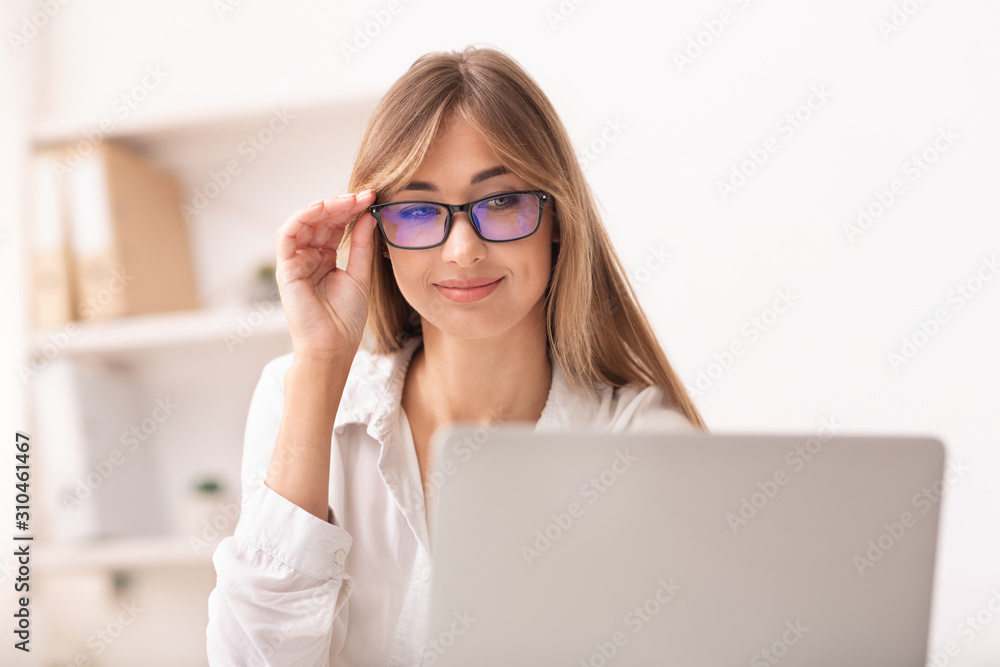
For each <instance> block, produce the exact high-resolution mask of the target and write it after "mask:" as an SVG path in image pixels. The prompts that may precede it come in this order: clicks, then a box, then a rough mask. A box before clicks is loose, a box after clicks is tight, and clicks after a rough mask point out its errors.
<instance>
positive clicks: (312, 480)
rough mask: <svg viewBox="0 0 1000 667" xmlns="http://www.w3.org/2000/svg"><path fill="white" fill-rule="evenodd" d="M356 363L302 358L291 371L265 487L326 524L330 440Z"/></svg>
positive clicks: (286, 376)
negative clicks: (352, 366)
mask: <svg viewBox="0 0 1000 667" xmlns="http://www.w3.org/2000/svg"><path fill="white" fill-rule="evenodd" d="M352 361H353V355H352V356H351V358H346V357H344V358H334V359H318V358H308V357H306V358H301V357H299V356H296V358H294V360H293V361H292V365H291V367H289V369H288V371H286V372H285V407H284V413H283V414H282V417H281V428H280V430H279V431H278V441H277V443H276V445H275V448H274V455H273V456H272V457H271V464H270V466H269V468H268V472H267V478H266V479H265V480H264V483H265V484H267V486H269V487H270V488H272V489H274V491H276V492H277V493H279V494H281V495H282V496H284V497H285V498H287V499H288V500H290V501H292V502H293V503H295V504H296V505H298V506H299V507H301V508H303V509H305V510H306V511H307V512H309V513H310V514H312V515H313V516H316V517H317V518H320V519H322V520H323V521H326V519H327V507H328V506H329V492H330V439H331V438H332V436H333V422H334V418H335V417H336V414H337V409H338V407H339V405H340V398H341V396H343V393H344V385H345V384H346V383H347V375H348V373H349V372H350V370H351V362H352Z"/></svg>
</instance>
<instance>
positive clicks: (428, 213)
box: [396, 204, 438, 220]
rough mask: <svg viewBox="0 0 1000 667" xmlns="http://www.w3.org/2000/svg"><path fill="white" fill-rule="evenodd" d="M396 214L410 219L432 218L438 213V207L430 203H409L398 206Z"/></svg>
mask: <svg viewBox="0 0 1000 667" xmlns="http://www.w3.org/2000/svg"><path fill="white" fill-rule="evenodd" d="M396 214H397V215H399V216H400V217H402V218H407V219H410V220H419V219H423V218H434V217H436V216H437V214H438V207H437V206H434V205H432V204H411V205H409V206H405V207H402V208H400V209H399V210H398V211H397V212H396Z"/></svg>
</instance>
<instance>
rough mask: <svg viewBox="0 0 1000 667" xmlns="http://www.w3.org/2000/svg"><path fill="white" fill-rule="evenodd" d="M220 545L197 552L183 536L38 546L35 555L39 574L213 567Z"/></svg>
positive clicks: (35, 563) (43, 544)
mask: <svg viewBox="0 0 1000 667" xmlns="http://www.w3.org/2000/svg"><path fill="white" fill-rule="evenodd" d="M216 545H217V543H213V544H211V545H210V546H209V547H208V548H205V549H202V550H200V551H199V552H198V553H195V550H194V548H193V547H192V546H191V545H190V544H188V543H187V542H186V541H185V540H183V539H181V538H180V537H172V536H165V537H130V538H114V539H106V540H100V541H95V542H92V543H87V544H81V545H78V546H77V545H73V546H63V545H51V544H45V543H44V542H42V543H38V544H37V546H36V551H35V554H34V555H33V556H32V558H33V564H34V566H35V568H36V572H39V573H45V574H65V573H72V572H87V571H104V572H111V571H116V570H121V571H126V570H140V569H157V568H163V567H190V566H204V565H211V563H212V554H213V553H214V551H215V547H216Z"/></svg>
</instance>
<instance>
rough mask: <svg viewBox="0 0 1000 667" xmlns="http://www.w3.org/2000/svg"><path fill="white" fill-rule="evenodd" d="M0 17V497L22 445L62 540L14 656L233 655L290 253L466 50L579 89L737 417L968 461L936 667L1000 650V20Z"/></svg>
mask: <svg viewBox="0 0 1000 667" xmlns="http://www.w3.org/2000/svg"><path fill="white" fill-rule="evenodd" d="M0 26H2V28H3V31H2V32H3V34H4V42H5V44H4V46H3V48H2V53H3V55H2V57H0V58H2V59H0V99H2V100H3V102H2V111H0V113H2V116H0V176H2V178H0V201H2V202H3V207H2V209H0V266H2V267H3V276H2V284H3V288H2V289H0V295H2V296H0V298H2V299H3V302H2V303H0V308H2V311H0V312H2V319H0V321H2V333H0V335H2V337H3V346H2V354H3V359H2V368H3V370H4V372H3V374H2V382H0V411H2V416H3V420H2V423H3V438H4V439H6V440H7V441H8V442H9V443H10V444H9V445H8V446H6V447H5V450H4V451H5V452H7V454H6V455H5V456H6V457H7V462H6V463H5V464H4V465H5V466H10V467H9V468H5V470H4V472H3V479H6V480H13V479H14V478H13V475H14V470H15V468H14V466H15V465H16V464H17V463H18V462H17V461H15V460H14V459H13V457H14V455H15V453H16V448H15V446H14V445H15V439H16V436H15V432H16V431H22V432H24V433H27V434H29V435H30V436H31V445H30V465H31V478H30V484H31V486H30V496H31V501H30V502H31V512H30V514H31V518H30V526H29V528H28V529H27V532H24V531H19V530H18V529H17V528H16V527H12V528H10V530H9V534H10V536H11V538H12V537H13V536H14V535H17V534H22V533H23V534H29V533H30V534H32V535H34V536H35V541H34V543H33V549H34V551H33V559H32V564H31V568H32V569H31V604H30V611H31V628H32V635H31V649H32V650H31V653H30V654H26V653H23V652H21V651H15V650H14V649H13V648H12V643H13V642H12V641H10V638H11V635H10V634H7V637H8V640H7V641H5V642H4V646H3V648H2V651H3V653H2V655H3V656H4V657H3V658H2V659H0V662H2V663H3V664H25V665H45V666H46V667H48V666H56V665H60V666H62V665H109V666H111V665H115V666H118V665H138V664H142V665H149V666H154V665H181V664H183V665H204V664H207V663H206V660H205V655H204V653H205V651H204V646H205V634H204V633H205V625H206V623H207V619H208V615H207V596H208V593H209V591H210V590H211V589H212V587H213V586H214V582H215V573H214V569H213V567H212V563H211V554H212V551H213V549H214V546H215V545H216V544H217V543H218V541H219V540H220V539H221V538H222V537H223V536H225V535H227V534H231V532H232V530H233V528H234V527H235V524H236V518H237V516H238V507H239V494H240V489H239V466H240V456H241V450H242V439H243V428H244V424H245V420H246V412H247V407H248V403H249V399H250V396H251V393H252V391H253V388H254V386H255V384H256V381H257V378H258V377H259V374H260V371H261V369H262V367H263V365H264V364H265V363H266V362H267V361H268V360H270V359H272V358H274V357H275V356H278V355H280V354H283V353H285V352H288V351H290V350H291V345H290V340H289V337H288V334H287V329H286V328H285V325H284V318H283V313H282V310H281V304H280V302H279V301H278V300H277V294H276V288H275V284H274V277H273V266H274V231H275V229H276V228H277V227H278V226H279V225H280V224H281V223H282V222H283V221H284V220H285V219H286V218H287V217H288V215H289V214H291V213H292V212H293V211H294V210H295V209H297V208H299V207H301V206H304V205H306V204H308V203H309V202H312V201H314V200H315V199H318V198H321V197H329V196H333V195H337V194H341V193H342V192H344V191H345V189H346V182H347V176H348V174H349V171H350V169H351V164H352V160H353V158H354V155H355V152H356V150H357V145H358V141H359V139H360V135H361V130H362V127H363V124H364V121H365V119H366V118H367V116H368V114H369V113H370V112H371V110H372V108H373V106H374V104H375V102H376V101H377V100H378V98H379V96H380V95H381V94H382V93H383V92H384V91H385V90H386V89H387V87H388V86H389V85H390V84H391V83H392V82H393V81H394V80H395V79H396V78H398V77H399V76H400V75H402V74H403V72H404V71H405V70H406V69H407V68H408V67H409V65H410V64H411V63H412V62H413V60H415V59H416V58H417V57H418V56H419V55H421V54H423V53H425V52H427V51H434V50H451V49H457V48H462V47H464V46H466V45H468V44H482V45H491V46H496V47H499V48H501V49H503V50H504V51H506V52H507V53H509V54H510V55H512V56H513V57H514V58H515V59H516V60H518V61H519V62H520V63H521V64H522V65H523V66H524V67H525V68H526V69H527V71H528V72H529V73H530V74H531V75H532V76H534V77H535V78H536V80H537V81H538V82H539V83H540V85H541V87H542V89H543V90H545V91H546V93H547V94H548V95H549V96H550V98H551V99H552V101H553V103H554V105H555V107H556V109H557V111H558V112H559V113H560V115H561V116H562V119H563V121H564V122H565V124H566V126H567V128H568V130H569V133H570V135H571V137H572V140H573V142H574V144H575V145H576V147H577V153H578V157H579V159H580V161H581V163H582V164H583V165H584V168H585V170H586V173H587V175H588V177H589V179H590V182H591V184H592V186H593V188H594V191H595V192H596V194H597V196H598V199H599V203H600V205H601V208H602V211H603V213H604V215H605V222H606V225H607V227H608V229H609V232H610V234H611V237H612V239H613V240H614V242H615V245H616V247H617V249H618V251H619V253H620V255H621V257H622V259H623V262H624V264H625V266H626V267H628V271H629V278H630V280H631V282H632V284H633V286H634V287H635V289H636V291H637V294H638V297H639V299H640V301H641V302H642V305H643V306H644V308H645V309H646V311H647V313H648V315H649V317H650V318H651V321H652V322H653V324H654V327H655V328H656V330H657V332H658V333H659V334H660V335H661V340H662V342H663V344H664V347H665V349H666V350H667V353H668V355H669V357H670V359H671V361H672V363H673V364H674V365H675V367H676V369H677V370H678V372H679V374H680V376H681V377H682V379H683V380H684V381H685V382H686V383H687V385H688V387H689V390H690V392H691V394H692V396H693V398H694V400H695V402H696V404H697V406H698V407H699V409H700V410H701V412H702V414H703V416H704V417H705V419H706V421H707V423H708V425H709V427H710V429H712V430H714V431H717V432H722V431H752V432H795V433H815V432H816V431H817V430H818V429H819V428H820V427H821V426H822V425H823V423H824V420H826V423H830V422H831V421H832V422H833V423H835V424H837V425H838V426H837V428H838V429H839V430H838V432H839V433H843V434H861V433H865V434H870V433H885V434H929V435H933V436H936V437H939V438H941V439H942V440H943V441H944V443H945V444H946V446H947V448H948V457H949V462H950V464H951V465H952V469H953V470H955V471H960V474H959V473H956V474H953V475H952V476H951V478H950V482H949V483H948V484H947V485H946V488H945V491H944V498H943V500H940V502H941V503H942V506H941V510H942V523H941V530H940V546H939V552H938V563H937V578H936V582H935V598H934V614H933V621H932V628H931V642H930V644H931V645H930V651H931V656H930V661H929V664H934V665H944V664H950V665H963V666H968V667H986V666H987V665H998V664H1000V618H997V617H998V616H1000V613H996V611H995V610H996V609H998V604H1000V565H998V564H1000V531H998V530H997V527H998V526H1000V484H998V480H1000V448H998V446H997V442H998V435H1000V411H998V409H997V405H998V403H1000V400H998V399H1000V389H998V383H997V381H996V380H997V372H998V370H1000V351H998V347H997V340H998V333H1000V276H998V273H1000V264H998V258H1000V215H998V214H1000V203H998V200H997V196H996V192H997V186H998V183H1000V167H998V165H997V162H998V149H1000V129H998V126H997V123H996V119H997V118H998V117H1000V6H998V4H997V3H995V2H987V1H985V0H953V1H952V2H948V3H944V2H925V1H922V0H878V1H876V2H870V1H865V2H863V1H861V0H849V1H847V2H840V3H820V2H793V1H792V0H770V1H768V2H757V1H756V0H715V1H713V2H697V3H695V2H690V3H682V4H678V3H664V4H663V5H662V6H660V5H650V4H648V3H641V2H638V1H636V0H625V1H623V2H615V3H608V2H602V1H601V0H560V1H557V0H552V1H550V2H542V3H538V2H530V3H529V2H524V1H512V2H508V3H505V4H503V5H502V6H501V5H498V4H497V5H486V4H483V5H470V4H469V3H468V2H463V3H460V2H458V1H457V0H455V1H442V0H415V1H410V0H389V1H388V2H382V1H375V2H363V3H344V2H318V1H315V0H310V1H306V0H296V1H292V2H286V3H280V4H279V3H264V2H259V1H255V0H246V1H244V0H197V1H192V0H177V1H175V2H171V3H166V2H161V3H130V2H124V0H92V1H91V2H86V3H83V2H69V1H63V0H38V1H36V2H30V1H25V0H7V1H6V2H4V3H3V4H2V5H0ZM8 471H9V472H8ZM15 481H16V480H14V481H10V482H8V484H9V485H8V487H7V489H4V490H0V515H2V516H4V517H13V516H14V511H15V508H14V505H15V497H16V496H15V494H16V489H15V488H14V483H15ZM844 492H845V494H846V493H850V490H849V489H845V490H844ZM935 501H937V499H935ZM10 525H13V522H12V523H11V524H10ZM5 532H6V531H5ZM4 539H7V538H4ZM8 544H11V545H12V544H15V542H14V541H13V540H11V541H10V542H8ZM0 553H4V554H6V555H5V556H0V590H2V594H0V595H2V596H3V600H4V606H3V608H4V609H5V610H14V609H15V600H14V598H15V593H14V585H15V582H16V579H17V577H18V569H17V568H18V564H17V562H16V558H15V557H14V556H13V548H4V549H2V550H0ZM18 595H20V594H18ZM11 613H13V612H12V611H5V615H7V616H6V617H7V618H8V619H10V618H11V616H10V615H9V614H11ZM10 625H11V623H10V621H8V626H10ZM945 647H951V648H950V649H949V651H948V652H947V653H946V652H945Z"/></svg>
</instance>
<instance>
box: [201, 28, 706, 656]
mask: <svg viewBox="0 0 1000 667" xmlns="http://www.w3.org/2000/svg"><path fill="white" fill-rule="evenodd" d="M349 189H350V192H351V194H346V195H341V196H340V197H336V198H330V199H325V200H321V201H317V202H314V203H313V204H312V205H310V206H309V207H307V208H304V209H301V210H299V211H297V212H296V213H295V214H294V215H292V216H291V217H290V218H289V219H288V220H287V221H286V222H285V223H284V224H283V225H282V226H281V227H280V228H279V230H278V234H277V256H278V267H277V280H278V284H279V289H280V292H281V299H282V304H283V306H284V309H285V313H286V315H287V319H288V326H289V330H290V332H291V335H292V341H293V346H294V352H293V353H292V354H288V355H284V356H282V357H279V358H277V359H274V360H272V361H271V362H270V363H269V364H267V366H266V367H265V368H264V371H263V373H262V377H261V379H260V382H259V384H258V386H257V389H256V391H255V393H254V397H253V400H252V403H251V406H250V413H249V416H248V420H247V430H246V442H245V448H244V460H243V487H244V496H243V500H242V513H241V517H240V520H239V524H238V526H237V530H236V533H235V535H234V536H233V537H230V538H227V539H225V540H224V541H223V542H222V543H220V545H219V547H218V549H217V551H216V553H215V555H214V562H215V566H216V570H217V572H218V581H217V586H216V589H215V590H214V591H213V592H212V594H211V596H210V598H209V613H210V621H209V625H208V653H209V658H210V661H211V662H212V664H214V665H230V664H231V665H235V664H269V665H297V666H300V667H301V666H304V665H324V666H325V665H362V664H364V665H406V666H412V665H416V664H419V663H420V662H421V660H422V659H426V660H427V661H428V662H429V661H431V659H432V658H433V657H434V652H433V651H432V650H426V649H427V646H426V645H425V642H426V639H427V637H426V633H427V631H428V627H427V622H428V618H427V616H428V611H429V610H428V608H427V605H428V600H429V597H428V595H429V591H430V581H431V574H432V573H431V570H430V567H431V559H430V553H429V551H430V547H429V544H428V539H427V535H428V529H427V516H428V509H427V505H428V503H427V502H426V501H427V500H430V498H431V497H432V495H433V491H434V490H435V489H436V488H437V486H436V485H435V484H434V483H432V482H431V481H429V471H430V470H431V463H432V462H429V461H428V445H429V441H430V438H431V435H432V434H433V433H434V431H435V429H437V428H438V427H440V426H442V425H443V424H447V423H449V422H454V421H472V422H478V423H482V424H491V425H492V426H490V428H491V429H492V428H496V425H497V424H499V423H506V422H528V423H534V424H536V430H538V431H554V430H561V429H566V428H571V427H580V426H584V425H587V426H590V427H591V428H594V429H599V430H603V431H607V432H622V431H628V430H634V429H640V428H658V429H663V430H692V429H694V428H699V429H703V428H704V424H703V423H702V420H701V418H700V416H699V415H698V412H697V410H696V409H695V407H694V406H693V405H692V403H691V400H690V399H689V397H688V396H687V394H686V392H685V390H684V386H683V385H682V383H681V382H680V381H679V380H678V378H677V377H676V375H675V373H674V372H673V370H672V369H671V367H670V364H669V363H668V361H667V359H666V356H665V355H664V353H663V351H662V349H661V348H660V346H659V344H658V343H657V341H656V338H655V336H654V334H653V331H652V329H651V327H650V325H649V323H648V321H647V319H646V317H645V315H644V314H643V313H642V310H641V309H640V308H639V306H638V305H637V303H636V299H635V296H634V293H633V292H632V290H631V287H630V286H629V285H628V283H627V281H626V280H625V279H624V278H623V276H624V271H623V269H622V266H621V263H620V261H619V259H618V257H617V256H616V254H615V252H614V249H613V247H612V245H611V243H610V241H609V238H608V235H607V233H606V231H605V229H604V227H603V226H602V224H601V222H600V219H599V217H598V215H597V212H596V207H595V204H594V201H593V198H592V195H591V193H590V190H589V188H588V186H587V183H586V181H585V180H584V177H583V174H582V172H581V170H580V167H579V165H578V164H577V161H576V157H575V155H574V152H573V148H572V146H571V144H570V142H569V139H568V136H567V133H566V130H565V128H564V127H563V125H562V123H561V122H560V120H559V119H558V117H557V116H556V113H555V111H554V110H553V108H552V105H551V104H550V102H549V101H548V99H547V98H546V97H545V95H544V94H543V93H542V92H541V90H540V89H539V88H538V86H537V84H536V83H535V82H534V81H533V80H532V79H531V78H530V77H529V76H528V75H527V74H526V73H525V72H524V71H523V70H522V69H521V68H520V66H518V65H517V63H515V62H514V61H513V60H512V59H511V58H510V57H509V56H507V55H505V54H504V53H502V52H500V51H497V50H494V49H475V48H471V47H470V48H467V49H466V50H465V51H463V52H460V53H430V54H427V55H425V56H423V57H421V58H420V59H418V60H417V61H416V62H415V63H414V64H413V65H412V66H411V68H410V69H409V70H408V71H407V72H406V73H405V74H404V75H403V76H402V77H401V78H400V79H399V80H398V81H397V82H396V83H395V84H394V85H393V86H392V88H391V89H390V90H389V91H388V92H387V93H386V95H385V96H384V97H383V99H382V100H381V101H380V103H379V105H378V106H377V108H376V109H375V111H374V113H373V114H372V117H371V119H370V121H369V123H368V126H367V128H366V130H365V133H364V137H363V139H362V142H361V148H360V151H359V153H358V157H357V160H356V162H355V165H354V170H353V173H352V174H351V178H350V184H349ZM459 204H467V205H465V206H458V205H459ZM448 205H451V206H450V207H449V206H448ZM449 213H450V215H449ZM376 218H377V219H376ZM376 226H377V227H379V230H380V232H379V233H378V234H375V233H374V229H375V227H376ZM347 251H349V259H348V261H347V262H346V263H345V262H343V261H341V264H340V266H338V265H337V258H338V256H340V257H341V258H342V257H343V253H345V252H347ZM366 331H367V332H368V333H370V334H371V336H372V340H371V341H370V343H369V344H368V345H367V346H366V347H368V348H370V349H364V348H362V347H361V342H362V338H363V337H364V335H365V333H366Z"/></svg>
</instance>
